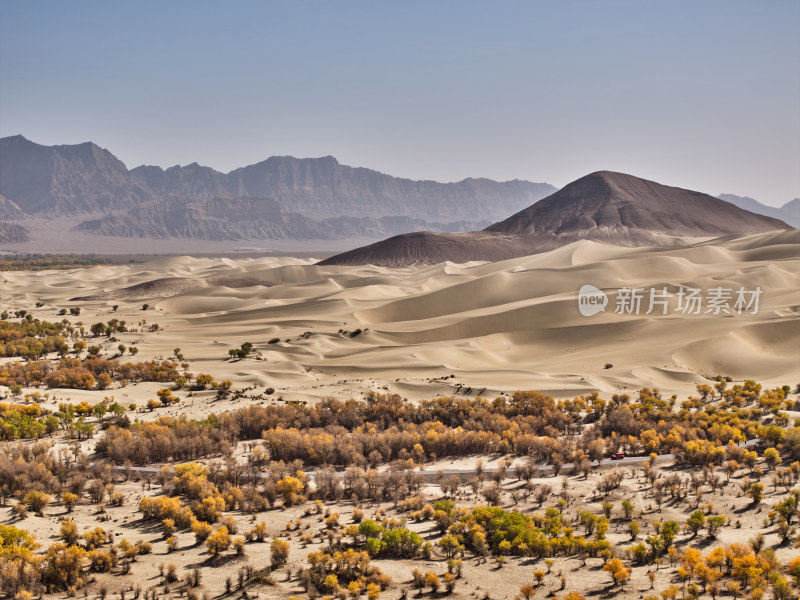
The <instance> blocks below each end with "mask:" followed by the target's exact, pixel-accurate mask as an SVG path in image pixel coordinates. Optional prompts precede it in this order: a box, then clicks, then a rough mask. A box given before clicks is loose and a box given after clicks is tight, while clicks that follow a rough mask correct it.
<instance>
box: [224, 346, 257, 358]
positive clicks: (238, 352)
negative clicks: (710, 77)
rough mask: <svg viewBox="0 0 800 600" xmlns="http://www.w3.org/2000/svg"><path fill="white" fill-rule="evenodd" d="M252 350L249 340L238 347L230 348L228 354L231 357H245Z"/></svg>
mask: <svg viewBox="0 0 800 600" xmlns="http://www.w3.org/2000/svg"><path fill="white" fill-rule="evenodd" d="M252 351H253V344H252V343H251V342H245V343H244V344H242V345H241V346H240V347H239V348H231V349H230V350H228V356H230V357H231V358H238V359H243V358H247V357H248V356H249V355H250V353H251V352H252Z"/></svg>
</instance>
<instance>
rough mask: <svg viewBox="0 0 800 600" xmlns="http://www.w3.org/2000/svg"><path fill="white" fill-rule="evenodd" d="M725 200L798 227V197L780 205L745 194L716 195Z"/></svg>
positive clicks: (799, 212) (799, 223)
mask: <svg viewBox="0 0 800 600" xmlns="http://www.w3.org/2000/svg"><path fill="white" fill-rule="evenodd" d="M717 198H720V199H722V200H725V202H730V203H731V204H735V205H736V206H738V207H739V208H743V209H745V210H749V211H750V212H754V213H756V214H759V215H766V216H768V217H773V218H775V219H780V220H781V221H786V222H787V223H788V224H789V225H791V226H792V227H800V198H795V199H794V200H790V201H789V202H787V203H786V204H784V205H783V206H781V207H779V208H778V207H775V206H767V205H766V204H762V203H761V202H759V201H758V200H754V199H753V198H748V197H747V196H736V195H734V194H720V195H719V196H717Z"/></svg>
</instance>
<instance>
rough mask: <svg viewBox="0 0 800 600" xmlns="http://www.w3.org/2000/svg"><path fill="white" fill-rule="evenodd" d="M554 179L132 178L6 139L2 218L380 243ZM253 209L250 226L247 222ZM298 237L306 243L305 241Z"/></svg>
mask: <svg viewBox="0 0 800 600" xmlns="http://www.w3.org/2000/svg"><path fill="white" fill-rule="evenodd" d="M555 189H556V188H554V187H553V186H551V185H549V184H546V183H531V182H527V181H519V180H515V181H508V182H496V181H492V180H489V179H465V180H463V181H460V182H456V183H438V182H435V181H414V180H410V179H402V178H398V177H392V176H390V175H385V174H383V173H379V172H377V171H373V170H370V169H364V168H355V167H349V166H346V165H342V164H340V163H339V162H338V161H337V160H336V159H335V158H333V157H331V156H326V157H322V158H312V159H298V158H293V157H272V158H269V159H267V160H265V161H262V162H259V163H257V164H254V165H249V166H247V167H242V168H240V169H235V170H233V171H231V172H230V173H221V172H219V171H215V170H214V169H211V168H209V167H202V166H200V165H198V164H197V163H193V164H190V165H187V166H184V167H180V166H175V167H170V168H168V169H162V168H161V167H154V166H141V167H137V168H135V169H132V170H128V169H127V168H126V166H125V165H124V163H122V162H121V161H120V160H119V159H117V158H116V157H115V156H114V155H113V154H111V152H109V151H108V150H104V149H102V148H100V147H98V146H97V145H95V144H93V143H91V142H87V143H84V144H77V145H72V146H42V145H39V144H36V143H34V142H31V141H30V140H27V139H26V138H24V137H23V136H21V135H18V136H13V137H7V138H2V139H0V194H2V196H4V197H5V201H6V203H7V207H6V208H5V209H4V207H3V206H0V218H4V219H22V218H25V217H28V216H46V217H60V216H70V217H74V216H81V215H86V220H85V221H84V222H83V223H82V224H81V225H80V226H79V228H80V229H82V230H84V231H91V232H94V233H99V234H102V235H110V236H118V235H125V236H132V237H153V236H156V237H192V238H195V239H214V240H226V239H227V240H237V239H251V238H254V237H255V238H262V237H266V238H267V239H306V237H307V236H314V237H316V236H321V237H322V239H324V238H334V237H348V236H351V235H353V231H354V230H360V229H363V231H360V234H361V237H365V236H367V235H373V236H374V237H381V236H384V235H387V234H388V235H391V234H393V233H398V232H399V231H404V230H405V231H411V230H413V229H405V228H407V227H411V228H434V229H440V230H443V231H452V230H458V229H459V228H462V227H467V228H475V227H482V226H486V225H488V224H490V223H492V222H493V221H495V220H497V219H498V218H500V217H502V216H504V215H507V214H509V213H510V212H513V211H514V210H519V209H520V208H522V207H524V206H527V205H529V204H531V203H532V202H536V201H537V200H539V199H541V198H543V197H545V196H547V195H548V194H550V193H552V192H553V191H555ZM242 211H244V213H246V215H247V216H246V218H238V217H236V215H239V216H242V214H243V212H242ZM296 236H300V237H299V238H298V237H296Z"/></svg>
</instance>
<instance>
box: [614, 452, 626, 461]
mask: <svg viewBox="0 0 800 600" xmlns="http://www.w3.org/2000/svg"><path fill="white" fill-rule="evenodd" d="M623 458H625V453H624V452H614V454H612V455H611V460H622V459H623Z"/></svg>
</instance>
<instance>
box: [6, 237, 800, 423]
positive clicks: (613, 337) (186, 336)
mask: <svg viewBox="0 0 800 600" xmlns="http://www.w3.org/2000/svg"><path fill="white" fill-rule="evenodd" d="M313 263H314V261H313V260H312V259H308V260H304V259H288V258H280V259H276V258H265V259H242V260H233V259H210V258H203V259H194V258H188V257H179V258H164V259H159V260H157V261H153V262H150V263H147V264H145V265H122V266H113V267H98V268H94V269H77V270H70V271H43V272H35V273H0V283H2V292H1V293H0V304H1V305H2V307H3V308H6V309H9V308H10V309H15V308H26V309H31V308H33V305H34V303H35V301H37V300H43V301H45V302H46V306H44V307H43V308H41V309H34V314H35V316H36V317H37V318H42V319H56V318H59V319H60V318H61V317H57V315H56V313H57V312H58V310H59V309H60V308H63V307H69V306H74V305H79V306H81V307H82V309H83V310H82V313H81V316H80V320H81V321H83V322H84V323H85V324H91V323H93V322H95V321H98V320H108V319H110V318H111V317H112V312H111V308H110V307H111V305H112V304H119V309H118V311H117V312H116V313H113V316H114V317H117V318H120V319H126V320H127V321H128V323H129V324H132V325H135V326H136V324H138V323H139V322H140V321H141V320H145V321H146V326H147V325H149V324H152V323H158V324H159V325H160V327H161V331H159V332H158V333H143V332H140V331H137V332H131V333H126V334H122V335H120V336H119V338H120V341H122V342H123V343H130V342H132V341H137V340H138V341H139V347H140V353H139V356H138V357H137V358H150V357H157V356H169V355H170V354H171V353H172V350H173V348H175V347H180V348H181V349H182V351H183V353H184V355H185V356H186V358H187V359H188V360H189V361H190V363H191V367H190V368H191V370H192V371H193V372H207V373H211V374H213V375H214V376H215V377H217V378H218V379H222V378H229V379H231V380H233V381H234V383H235V384H236V385H237V386H245V385H255V386H258V387H267V386H269V387H273V388H275V390H276V395H280V396H282V397H283V398H285V399H305V400H308V399H315V398H321V397H325V396H328V395H331V396H336V397H349V396H358V395H360V394H362V393H364V392H366V391H368V390H379V391H388V392H397V393H400V394H402V395H404V396H406V397H411V398H423V397H430V396H433V395H436V394H441V395H450V394H453V393H458V394H469V395H472V396H474V395H477V394H479V393H481V394H484V395H486V396H492V395H496V394H500V393H505V392H513V391H514V390H516V389H539V390H543V391H546V392H548V393H551V394H554V395H556V396H561V397H563V396H572V395H575V394H578V393H585V392H589V391H592V390H601V391H603V392H606V393H609V392H612V391H616V390H633V389H636V388H638V387H641V386H645V385H647V386H657V387H659V388H661V389H663V390H664V391H665V392H667V393H681V394H686V393H687V392H691V391H692V390H693V388H694V385H695V384H696V383H700V382H703V381H706V380H707V378H709V377H713V376H714V375H717V374H723V375H730V376H732V377H733V378H734V379H742V378H752V379H758V380H760V381H762V382H764V383H766V384H769V385H783V384H790V385H794V384H797V383H798V382H800V232H798V231H790V232H781V233H768V234H752V235H744V236H729V237H726V238H722V239H720V240H717V241H716V242H704V243H701V244H697V245H694V246H689V247H670V248H624V247H617V246H611V245H606V244H602V243H598V242H593V241H580V242H576V243H574V244H571V245H569V246H565V247H562V248H558V249H555V250H553V251H550V252H547V253H543V254H537V255H533V256H526V257H521V258H514V259H511V260H505V261H501V262H495V263H482V262H471V263H465V264H454V263H447V262H445V263H439V264H436V265H428V266H422V267H404V268H389V267H375V266H364V267H342V266H320V265H318V264H313ZM584 284H591V285H594V286H596V287H598V288H600V289H602V290H604V291H605V292H606V293H607V294H608V298H609V303H608V306H607V308H606V311H605V312H601V313H599V314H596V315H593V316H588V317H587V316H582V315H581V314H580V312H579V310H578V300H577V292H578V289H579V288H580V287H581V286H582V285H584ZM625 286H627V287H641V288H645V290H646V291H647V292H649V290H650V288H657V289H661V288H663V287H667V288H668V291H670V292H671V293H673V294H674V293H677V291H678V289H679V288H680V287H681V286H686V287H694V288H701V289H702V290H703V291H704V293H705V292H706V291H707V290H709V289H711V288H715V287H719V286H722V287H723V288H730V289H732V290H737V289H738V288H740V287H743V288H745V289H746V290H754V289H755V288H756V287H757V286H760V288H761V290H762V292H763V293H762V295H761V297H760V306H759V311H758V313H757V314H755V315H753V314H742V315H736V314H732V315H731V314H728V315H726V314H720V315H715V314H706V313H705V312H703V313H702V314H699V315H684V314H681V313H679V312H676V311H675V310H674V308H675V303H676V301H677V300H676V298H675V297H674V296H673V298H672V299H671V302H672V304H671V305H670V310H669V312H668V314H666V315H661V314H660V313H659V312H658V311H656V313H654V314H650V315H646V314H644V312H645V311H646V309H647V303H646V300H645V303H644V305H643V308H642V310H641V311H640V314H617V313H615V310H614V309H615V307H616V303H617V300H618V298H619V297H620V296H619V293H618V289H619V288H621V287H625ZM75 298H80V299H81V300H73V299H75ZM143 303H148V304H150V306H151V307H153V308H151V309H150V310H148V311H142V310H141V306H142V304H143ZM704 310H705V307H704ZM74 320H77V319H74ZM357 329H361V330H362V332H361V333H360V334H359V335H356V336H354V337H351V332H353V331H355V330H357ZM276 338H277V340H278V341H275V339H276ZM245 341H250V342H252V343H253V344H254V345H255V350H256V351H257V352H260V353H261V360H258V359H256V358H248V359H245V360H240V361H229V360H227V351H228V349H229V348H233V347H236V346H238V345H240V344H241V343H243V342H245ZM270 341H272V342H273V343H269V342H270ZM117 343H119V342H108V343H107V344H106V345H107V346H108V348H109V350H108V354H113V351H112V348H115V347H116V344H117ZM607 364H610V365H612V366H611V367H609V368H605V367H606V365H607ZM450 375H453V377H450ZM151 387H153V385H150V386H149V387H148V386H147V385H144V386H138V388H137V389H140V390H141V392H132V391H126V392H125V394H131V393H149V394H152V390H151V389H150V388H151ZM202 402H207V398H205V397H203V396H202V395H201V396H199V397H197V398H195V399H189V400H187V403H186V404H184V403H182V404H181V411H182V412H189V413H191V412H192V411H193V410H200V409H201V408H202V407H201V403H202ZM192 403H194V405H193V404H192Z"/></svg>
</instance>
